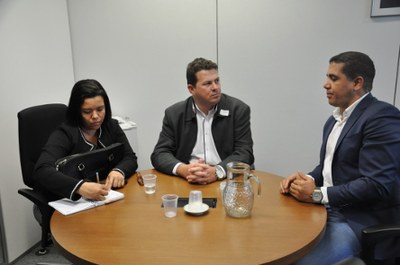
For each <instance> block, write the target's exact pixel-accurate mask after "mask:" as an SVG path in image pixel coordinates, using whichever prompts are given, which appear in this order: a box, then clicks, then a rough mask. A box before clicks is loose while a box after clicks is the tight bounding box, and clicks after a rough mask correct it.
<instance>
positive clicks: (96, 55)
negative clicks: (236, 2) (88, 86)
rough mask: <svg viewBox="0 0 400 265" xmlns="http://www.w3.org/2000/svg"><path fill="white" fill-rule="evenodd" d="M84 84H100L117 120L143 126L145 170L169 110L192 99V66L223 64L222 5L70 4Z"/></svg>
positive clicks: (78, 0)
mask: <svg viewBox="0 0 400 265" xmlns="http://www.w3.org/2000/svg"><path fill="white" fill-rule="evenodd" d="M68 7H69V13H70V21H71V33H72V34H71V36H72V44H73V56H74V69H75V75H76V78H77V80H78V79H84V78H96V79H98V81H100V82H101V83H102V84H103V86H104V88H105V89H106V90H107V92H108V93H109V97H110V100H111V104H112V109H113V111H114V113H115V114H119V115H121V116H128V117H130V119H131V120H132V121H134V122H136V123H137V126H138V128H137V137H138V144H139V148H138V150H135V151H136V152H137V154H138V163H139V169H146V168H150V167H152V166H151V163H150V159H149V157H150V154H151V152H152V151H153V148H154V146H155V144H156V141H157V138H158V134H159V132H160V130H161V120H162V117H163V114H164V109H165V108H166V107H167V106H169V105H171V104H172V103H175V102H176V101H178V100H183V99H184V98H186V97H188V96H189V93H188V92H187V89H186V79H185V73H186V72H185V71H186V65H187V64H188V63H189V61H191V60H193V59H194V58H195V57H200V56H203V57H206V58H210V59H213V60H216V47H217V44H216V10H215V9H216V3H215V0H197V1H187V0H169V1H165V0H151V1H132V0H117V1H107V0H69V1H68Z"/></svg>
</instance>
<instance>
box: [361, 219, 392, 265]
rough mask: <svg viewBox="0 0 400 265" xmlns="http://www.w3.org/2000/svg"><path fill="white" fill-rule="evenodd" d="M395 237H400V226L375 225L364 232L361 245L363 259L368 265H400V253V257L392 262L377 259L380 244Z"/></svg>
mask: <svg viewBox="0 0 400 265" xmlns="http://www.w3.org/2000/svg"><path fill="white" fill-rule="evenodd" d="M394 237H400V224H390V225H389V224H386V225H374V226H370V227H367V228H365V229H363V230H362V234H361V244H362V259H363V260H364V261H365V263H366V264H367V265H373V264H385V265H386V264H389V265H392V264H393V265H394V264H396V265H399V264H400V253H399V254H398V255H399V257H397V258H395V259H393V260H390V261H381V262H379V261H377V260H376V259H375V247H376V245H377V244H378V243H379V242H382V240H384V239H390V238H394ZM399 240H400V239H399Z"/></svg>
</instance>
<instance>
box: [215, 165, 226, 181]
mask: <svg viewBox="0 0 400 265" xmlns="http://www.w3.org/2000/svg"><path fill="white" fill-rule="evenodd" d="M215 176H216V177H217V180H221V179H224V178H225V172H224V169H223V168H222V167H221V166H219V165H216V166H215Z"/></svg>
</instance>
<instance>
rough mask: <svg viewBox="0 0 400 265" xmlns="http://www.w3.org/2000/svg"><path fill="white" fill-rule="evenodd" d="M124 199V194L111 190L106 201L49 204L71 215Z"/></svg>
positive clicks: (64, 201) (85, 200) (69, 201)
mask: <svg viewBox="0 0 400 265" xmlns="http://www.w3.org/2000/svg"><path fill="white" fill-rule="evenodd" d="M124 197H125V195H124V194H123V193H121V192H119V191H115V190H110V191H109V192H108V195H107V196H106V199H105V200H104V201H91V200H87V199H85V198H83V197H82V198H80V199H79V200H77V201H71V200H69V199H67V198H64V199H60V200H57V201H52V202H49V205H50V206H51V207H53V208H54V209H56V210H57V211H59V212H60V213H62V214H63V215H70V214H74V213H78V212H81V211H85V210H88V209H91V208H95V207H98V206H102V205H105V204H108V203H111V202H114V201H118V200H121V199H123V198H124Z"/></svg>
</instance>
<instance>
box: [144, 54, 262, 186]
mask: <svg viewBox="0 0 400 265" xmlns="http://www.w3.org/2000/svg"><path fill="white" fill-rule="evenodd" d="M186 79H187V88H188V90H189V93H190V94H191V96H190V97H189V98H187V99H186V100H184V101H181V102H178V103H176V104H174V105H172V106H170V107H169V108H167V109H166V110H165V116H164V119H163V125H162V130H161V133H160V137H159V140H158V142H157V144H156V146H155V148H154V151H153V153H152V155H151V162H152V164H153V166H154V168H155V169H157V170H159V171H161V172H163V173H166V174H170V175H178V176H180V177H182V178H185V179H186V180H187V181H188V182H191V183H198V184H208V183H211V182H214V181H216V180H219V179H223V178H225V177H226V165H227V164H228V163H229V162H232V161H239V162H244V163H247V164H249V165H252V164H253V162H254V156H253V140H252V137H251V129H250V107H249V106H248V105H247V104H245V103H244V102H242V101H241V100H239V99H236V98H234V97H231V96H228V95H226V94H223V93H221V84H220V80H219V74H218V66H217V64H216V63H214V62H212V61H210V60H206V59H204V58H197V59H195V60H193V61H192V62H191V63H189V64H188V67H187V70H186Z"/></svg>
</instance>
